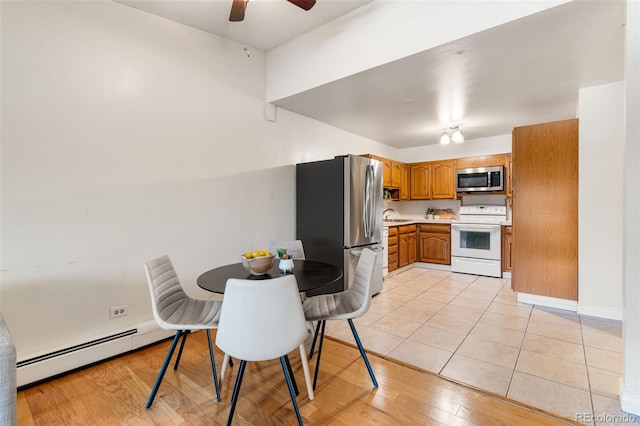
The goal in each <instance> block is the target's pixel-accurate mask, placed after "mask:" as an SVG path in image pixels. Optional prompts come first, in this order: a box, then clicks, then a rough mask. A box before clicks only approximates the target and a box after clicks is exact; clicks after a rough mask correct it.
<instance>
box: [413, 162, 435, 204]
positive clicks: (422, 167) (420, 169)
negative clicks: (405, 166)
mask: <svg viewBox="0 0 640 426" xmlns="http://www.w3.org/2000/svg"><path fill="white" fill-rule="evenodd" d="M410 176H411V185H410V187H411V199H412V200H430V199H431V163H414V164H411V166H410Z"/></svg>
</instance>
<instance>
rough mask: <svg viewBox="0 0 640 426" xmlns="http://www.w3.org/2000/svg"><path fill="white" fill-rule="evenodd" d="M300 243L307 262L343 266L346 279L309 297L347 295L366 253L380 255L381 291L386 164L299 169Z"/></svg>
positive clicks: (337, 162)
mask: <svg viewBox="0 0 640 426" xmlns="http://www.w3.org/2000/svg"><path fill="white" fill-rule="evenodd" d="M296 238H297V239H299V240H302V244H303V246H304V251H305V255H306V257H307V259H312V260H318V261H322V262H327V263H331V264H333V265H336V266H339V267H341V268H342V270H343V279H342V280H341V281H340V282H337V283H335V284H334V285H331V286H327V287H325V288H322V289H320V290H318V291H314V292H311V293H308V294H309V295H313V294H321V293H333V292H337V291H342V290H344V289H347V288H348V287H349V285H351V283H352V282H353V278H354V276H355V269H356V266H357V264H358V259H359V256H360V254H361V253H362V250H363V249H364V248H370V249H372V250H374V251H376V252H377V254H378V256H377V258H376V267H375V271H374V276H373V294H376V293H378V292H379V291H380V290H382V260H383V259H382V256H383V246H382V163H381V162H380V161H378V160H373V159H370V158H366V157H360V156H357V155H345V156H338V157H335V158H333V159H331V160H325V161H315V162H311V163H300V164H297V165H296Z"/></svg>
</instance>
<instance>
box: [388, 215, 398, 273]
mask: <svg viewBox="0 0 640 426" xmlns="http://www.w3.org/2000/svg"><path fill="white" fill-rule="evenodd" d="M388 245H389V265H388V268H389V272H391V271H395V270H396V269H398V227H397V226H390V227H389V242H388Z"/></svg>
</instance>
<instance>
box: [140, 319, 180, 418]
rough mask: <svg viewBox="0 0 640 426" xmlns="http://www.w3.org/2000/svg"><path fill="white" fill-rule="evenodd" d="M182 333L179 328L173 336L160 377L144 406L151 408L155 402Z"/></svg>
mask: <svg viewBox="0 0 640 426" xmlns="http://www.w3.org/2000/svg"><path fill="white" fill-rule="evenodd" d="M182 333H183V331H182V330H178V331H177V332H176V336H175V337H174V338H173V342H171V347H169V351H168V352H167V356H166V357H165V358H164V363H163V364H162V367H161V368H160V372H159V373H158V377H157V378H156V383H155V384H154V385H153V389H152V390H151V394H150V395H149V399H148V400H147V404H146V405H145V406H144V408H149V407H151V404H153V400H154V399H155V397H156V393H158V388H159V387H160V383H161V382H162V379H163V378H164V373H165V372H166V371H167V367H168V366H169V362H170V361H171V357H172V356H173V352H174V351H175V349H176V345H177V344H178V340H180V336H181V335H182Z"/></svg>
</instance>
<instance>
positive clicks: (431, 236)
mask: <svg viewBox="0 0 640 426" xmlns="http://www.w3.org/2000/svg"><path fill="white" fill-rule="evenodd" d="M418 238H419V242H420V243H419V247H418V252H419V260H420V262H425V263H437V264H441V265H451V225H449V224H435V223H434V224H420V228H419V231H418Z"/></svg>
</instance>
